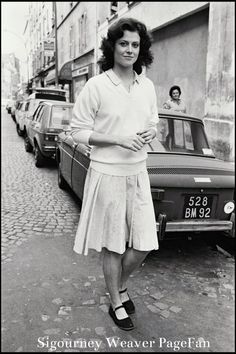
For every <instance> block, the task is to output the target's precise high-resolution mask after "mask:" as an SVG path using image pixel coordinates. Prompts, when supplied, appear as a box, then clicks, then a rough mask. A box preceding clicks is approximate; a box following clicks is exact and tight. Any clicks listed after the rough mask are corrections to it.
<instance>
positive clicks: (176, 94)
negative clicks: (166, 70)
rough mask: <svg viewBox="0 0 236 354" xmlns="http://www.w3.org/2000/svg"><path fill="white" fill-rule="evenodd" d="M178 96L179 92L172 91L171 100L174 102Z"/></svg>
mask: <svg viewBox="0 0 236 354" xmlns="http://www.w3.org/2000/svg"><path fill="white" fill-rule="evenodd" d="M179 96H180V94H179V90H173V91H172V96H171V97H172V98H173V99H174V100H177V99H178V98H179Z"/></svg>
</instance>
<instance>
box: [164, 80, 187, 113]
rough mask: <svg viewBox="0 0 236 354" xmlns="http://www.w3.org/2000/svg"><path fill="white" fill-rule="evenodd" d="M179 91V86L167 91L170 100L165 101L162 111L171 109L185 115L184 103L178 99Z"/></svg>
mask: <svg viewBox="0 0 236 354" xmlns="http://www.w3.org/2000/svg"><path fill="white" fill-rule="evenodd" d="M180 95H181V89H180V87H179V86H177V85H176V86H172V87H171V88H170V91H169V96H170V100H167V101H166V102H165V103H164V105H163V108H164V109H172V110H174V111H178V112H183V113H186V106H185V103H184V102H183V101H182V99H181V98H180Z"/></svg>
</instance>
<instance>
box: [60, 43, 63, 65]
mask: <svg viewBox="0 0 236 354" xmlns="http://www.w3.org/2000/svg"><path fill="white" fill-rule="evenodd" d="M60 54H61V63H64V38H63V37H61V47H60Z"/></svg>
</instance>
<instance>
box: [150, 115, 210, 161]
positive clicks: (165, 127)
mask: <svg viewBox="0 0 236 354" xmlns="http://www.w3.org/2000/svg"><path fill="white" fill-rule="evenodd" d="M150 148H151V151H157V152H168V153H185V154H186V153H187V154H194V155H195V154H197V155H204V156H214V155H213V152H212V150H211V149H210V147H209V144H208V141H207V138H206V135H205V132H204V127H203V125H202V124H201V123H199V122H196V121H190V120H183V119H177V118H176V119H173V118H172V119H168V118H161V117H160V121H159V123H158V125H157V137H156V138H155V139H154V140H153V141H152V142H151V144H150Z"/></svg>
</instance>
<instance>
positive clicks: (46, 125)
mask: <svg viewBox="0 0 236 354" xmlns="http://www.w3.org/2000/svg"><path fill="white" fill-rule="evenodd" d="M72 108H73V103H68V102H59V101H45V102H41V103H40V104H39V105H38V107H37V109H36V111H35V113H34V114H33V119H32V120H31V121H30V123H29V125H28V128H27V135H26V136H25V139H24V142H25V150H26V151H27V152H31V151H33V150H34V155H35V165H36V167H42V166H43V165H44V162H45V159H46V158H55V152H56V143H57V138H58V134H59V133H61V132H62V131H63V130H68V129H71V128H70V122H71V119H72Z"/></svg>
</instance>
